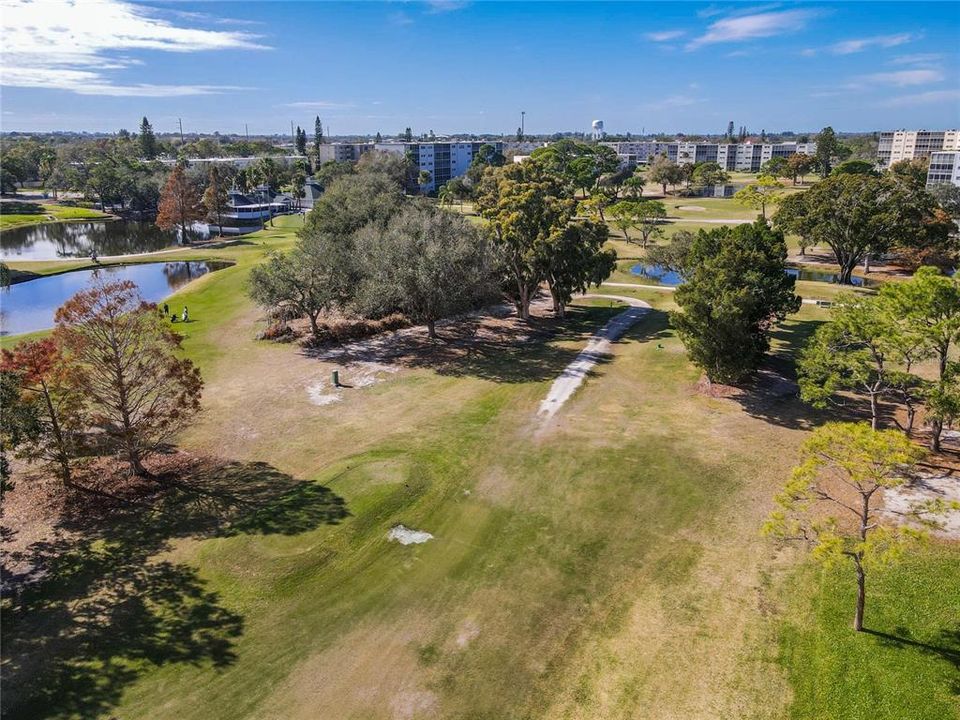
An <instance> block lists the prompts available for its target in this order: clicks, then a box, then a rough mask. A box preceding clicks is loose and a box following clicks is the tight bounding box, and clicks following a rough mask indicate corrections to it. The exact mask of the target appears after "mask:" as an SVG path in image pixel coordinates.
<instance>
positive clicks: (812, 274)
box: [630, 263, 880, 288]
mask: <svg viewBox="0 0 960 720" xmlns="http://www.w3.org/2000/svg"><path fill="white" fill-rule="evenodd" d="M630 273H631V274H633V275H636V276H637V277H642V278H645V279H647V280H651V281H653V282H655V283H657V284H659V285H667V286H669V287H676V286H677V285H679V284H680V283H681V282H683V278H682V277H680V273H676V272H674V271H672V270H668V269H667V268H664V267H661V266H660V265H647V264H646V263H637V264H636V265H634V266H633V267H631V268H630ZM787 275H791V276H793V277H795V278H797V280H807V281H810V282H825V283H836V282H837V278H838V277H839V275H838V274H837V273H831V272H826V271H823V270H807V269H800V268H787ZM851 284H852V285H853V286H855V287H871V288H872V287H879V286H880V283H879V282H878V281H876V280H868V279H866V278H862V277H859V276H857V275H854V276H853V278H852V279H851Z"/></svg>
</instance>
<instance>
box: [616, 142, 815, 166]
mask: <svg viewBox="0 0 960 720" xmlns="http://www.w3.org/2000/svg"><path fill="white" fill-rule="evenodd" d="M603 144H604V145H607V146H608V147H611V148H613V149H614V151H616V153H617V156H618V157H619V158H620V161H621V162H622V163H623V164H625V165H627V164H632V165H642V164H646V163H649V162H651V161H653V160H654V159H655V158H657V157H659V156H661V155H665V156H666V157H667V158H668V159H670V160H672V161H673V162H675V163H677V164H679V165H687V164H692V163H701V162H715V163H717V164H718V165H720V167H722V168H724V169H725V170H738V171H740V172H758V171H759V170H760V167H761V166H762V165H763V164H764V163H765V162H767V160H769V159H770V158H773V157H789V156H790V155H793V154H794V153H802V154H804V155H813V154H815V153H816V152H817V144H816V143H796V142H788V143H756V144H753V143H695V142H653V141H650V142H609V143H603Z"/></svg>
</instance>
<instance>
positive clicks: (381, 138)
mask: <svg viewBox="0 0 960 720" xmlns="http://www.w3.org/2000/svg"><path fill="white" fill-rule="evenodd" d="M373 141H374V142H378V143H381V142H383V136H381V135H380V131H379V130H378V131H377V137H376V138H374V140H373Z"/></svg>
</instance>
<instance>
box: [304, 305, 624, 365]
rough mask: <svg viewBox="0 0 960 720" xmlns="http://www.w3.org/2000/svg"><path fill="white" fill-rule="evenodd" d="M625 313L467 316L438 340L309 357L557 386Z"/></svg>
mask: <svg viewBox="0 0 960 720" xmlns="http://www.w3.org/2000/svg"><path fill="white" fill-rule="evenodd" d="M624 309H625V308H624V307H623V306H620V307H612V308H611V307H581V306H571V307H569V308H568V309H567V316H566V317H565V318H562V319H560V318H554V317H552V316H548V317H533V318H531V320H530V321H529V322H522V321H520V320H518V319H517V318H516V317H513V316H510V317H499V318H496V317H494V318H491V317H489V316H468V317H464V318H461V319H458V320H456V321H451V322H446V323H443V324H442V325H438V328H437V332H438V334H439V336H440V337H439V339H437V340H432V339H430V338H429V337H427V335H426V333H425V332H422V328H413V329H407V330H401V331H397V332H393V333H386V334H384V335H381V336H377V337H375V338H370V339H367V340H361V341H358V342H354V343H350V344H348V345H344V346H342V347H339V348H334V349H326V350H317V351H307V352H308V354H310V355H311V356H314V357H317V358H319V359H322V360H326V361H330V362H338V363H343V364H347V363H351V362H377V363H387V364H397V365H400V366H403V367H411V368H428V369H430V370H433V371H434V372H436V373H438V374H439V375H448V376H453V377H466V376H469V377H479V378H483V379H486V380H492V381H494V382H500V383H526V382H540V381H544V380H552V379H553V378H555V377H556V376H557V375H558V374H559V373H560V372H561V371H562V370H563V369H564V368H565V367H566V366H567V365H568V364H569V363H570V362H572V361H573V359H574V358H575V357H576V356H577V355H578V353H579V352H580V349H579V348H578V347H564V346H563V345H562V344H563V343H570V344H571V345H572V344H574V343H583V342H586V341H587V340H588V339H589V338H590V336H591V335H593V333H595V332H596V331H597V330H599V329H600V328H601V327H603V325H604V324H605V323H606V322H607V321H608V320H609V319H610V318H611V317H613V316H614V315H617V314H619V313H621V312H623V310H624Z"/></svg>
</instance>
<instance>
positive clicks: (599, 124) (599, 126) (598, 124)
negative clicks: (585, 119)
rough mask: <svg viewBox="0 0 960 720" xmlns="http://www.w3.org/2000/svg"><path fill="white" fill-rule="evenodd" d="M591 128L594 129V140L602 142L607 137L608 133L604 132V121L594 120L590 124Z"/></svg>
mask: <svg viewBox="0 0 960 720" xmlns="http://www.w3.org/2000/svg"><path fill="white" fill-rule="evenodd" d="M590 127H591V128H592V129H593V139H594V140H601V139H602V138H603V136H604V135H606V133H605V132H603V120H594V121H593V122H592V123H590Z"/></svg>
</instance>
